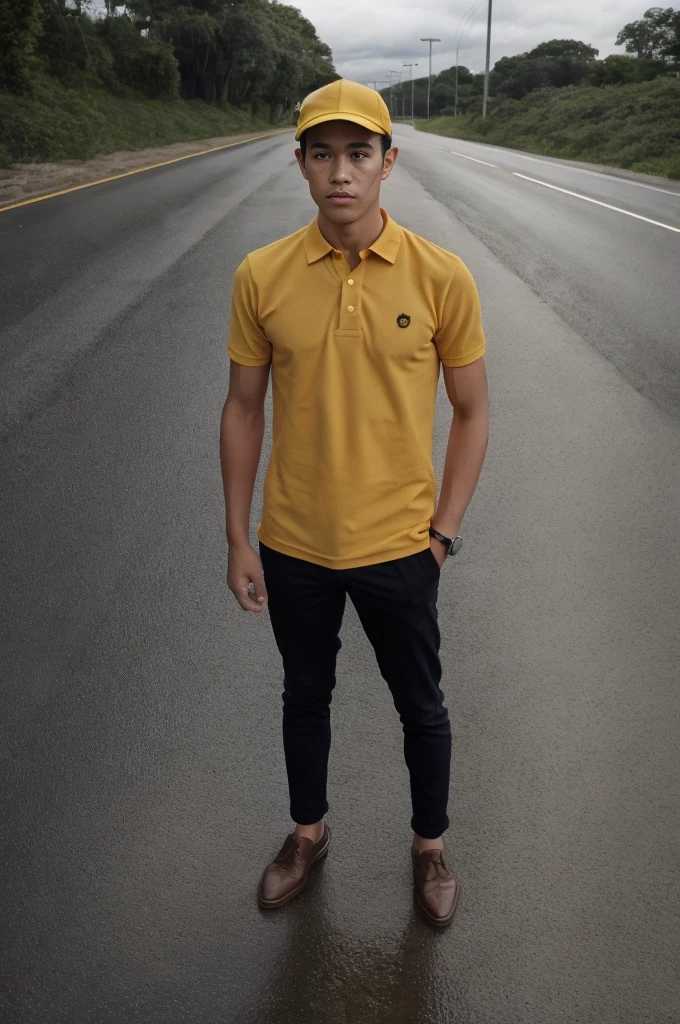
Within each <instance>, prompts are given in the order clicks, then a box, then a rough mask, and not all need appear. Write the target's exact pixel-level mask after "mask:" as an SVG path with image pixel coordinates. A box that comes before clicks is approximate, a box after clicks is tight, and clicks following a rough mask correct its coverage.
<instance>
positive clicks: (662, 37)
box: [382, 7, 680, 117]
mask: <svg viewBox="0 0 680 1024" xmlns="http://www.w3.org/2000/svg"><path fill="white" fill-rule="evenodd" d="M616 45H617V46H623V47H625V50H626V53H625V54H611V55H610V56H609V57H605V58H604V60H599V59H598V57H599V51H598V50H597V49H595V47H593V46H589V45H588V44H587V43H584V42H581V41H579V40H576V39H552V40H550V41H549V42H547V43H541V44H540V45H539V46H536V47H534V49H533V50H530V51H528V52H527V53H520V54H517V55H516V56H513V57H501V58H500V60H498V61H496V63H495V65H494V67H493V70H492V71H491V73H490V75H489V93H490V101H491V105H492V106H493V104H494V103H496V104H499V103H501V102H502V101H503V100H507V99H514V100H521V99H523V98H524V97H525V96H527V95H528V94H529V93H532V92H536V91H537V90H539V89H547V88H553V89H561V88H565V87H567V86H581V85H590V86H596V87H603V86H620V85H625V84H630V83H635V82H645V81H650V80H651V79H653V78H658V77H659V76H662V75H676V76H677V75H678V74H680V11H676V10H673V8H672V7H667V8H663V7H651V8H650V9H649V10H647V11H645V13H644V16H643V17H642V18H641V19H640V20H639V21H633V22H630V23H629V24H627V25H625V26H624V27H623V28H622V29H621V31H620V32H619V34H618V36H617V38H616ZM457 77H458V89H457V90H456V68H455V67H452V68H447V69H446V70H445V71H442V72H441V73H440V74H438V75H437V76H436V77H435V76H433V79H432V83H431V99H430V110H431V114H432V116H433V117H437V116H449V115H453V114H454V113H458V114H467V113H471V114H476V113H478V112H479V111H480V110H481V104H482V95H483V92H484V75H483V74H476V73H475V72H473V71H471V70H470V69H469V68H467V67H464V66H462V65H461V66H459V67H458V75H457ZM410 88H411V87H410V84H409V83H408V82H406V83H402V84H401V85H399V86H395V87H394V88H393V90H392V93H391V103H392V110H393V114H394V115H395V116H401V115H402V114H403V115H405V116H409V115H410V113H411V91H410ZM456 92H457V94H458V95H457V103H456ZM382 95H383V97H384V98H385V100H386V101H387V102H388V103H390V90H389V89H383V90H382ZM414 113H415V116H416V117H427V78H419V79H417V80H416V82H415V83H414Z"/></svg>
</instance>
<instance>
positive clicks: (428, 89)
mask: <svg viewBox="0 0 680 1024" xmlns="http://www.w3.org/2000/svg"><path fill="white" fill-rule="evenodd" d="M489 5H491V0H489ZM420 41H421V43H429V44H430V73H429V75H428V76H427V118H428V121H429V119H430V88H431V86H432V44H433V43H441V39H432V38H431V37H430V36H426V37H425V38H424V39H423V37H422V36H421V37H420Z"/></svg>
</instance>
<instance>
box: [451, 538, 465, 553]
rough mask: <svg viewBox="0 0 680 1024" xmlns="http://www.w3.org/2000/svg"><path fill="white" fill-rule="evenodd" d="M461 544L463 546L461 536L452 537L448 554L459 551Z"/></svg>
mask: <svg viewBox="0 0 680 1024" xmlns="http://www.w3.org/2000/svg"><path fill="white" fill-rule="evenodd" d="M462 546H463V538H462V537H454V538H453V540H452V541H451V547H450V548H449V554H450V555H457V554H458V552H459V551H460V549H461V548H462Z"/></svg>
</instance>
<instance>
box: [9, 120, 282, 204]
mask: <svg viewBox="0 0 680 1024" xmlns="http://www.w3.org/2000/svg"><path fill="white" fill-rule="evenodd" d="M287 131H292V126H291V127H290V128H276V129H273V130H271V131H253V132H245V133H242V134H240V135H225V136H220V137H217V138H210V139H195V140H194V141H193V142H175V143H172V144H171V145H170V146H149V147H148V148H146V149H136V150H120V151H119V152H117V153H107V154H104V155H102V156H96V157H93V158H92V159H91V160H60V161H58V162H54V163H35V164H13V165H12V166H11V167H9V168H8V169H7V170H0V207H3V206H9V205H10V204H12V203H21V202H23V201H24V200H27V199H35V198H37V197H39V196H44V195H49V194H50V193H51V192H56V191H59V190H61V189H67V188H74V187H77V186H78V185H87V184H89V183H91V182H94V181H100V180H101V179H105V178H112V177H115V176H116V175H118V174H127V173H129V172H130V171H136V170H140V169H141V168H143V167H150V166H153V165H155V164H160V163H163V162H164V161H166V160H176V159H178V158H180V157H189V156H194V155H196V154H197V153H203V152H205V151H206V150H211V149H219V148H220V147H221V146H228V145H230V144H231V145H235V144H237V143H239V142H248V141H250V140H251V139H260V138H262V137H263V136H267V135H279V134H281V133H282V132H287Z"/></svg>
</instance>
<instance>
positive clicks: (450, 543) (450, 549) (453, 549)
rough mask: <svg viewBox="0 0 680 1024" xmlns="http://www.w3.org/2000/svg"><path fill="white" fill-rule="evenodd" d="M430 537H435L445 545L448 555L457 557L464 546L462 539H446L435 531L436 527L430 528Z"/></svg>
mask: <svg viewBox="0 0 680 1024" xmlns="http://www.w3.org/2000/svg"><path fill="white" fill-rule="evenodd" d="M430 537H434V539H435V540H438V541H439V543H440V544H443V545H444V547H445V548H446V554H447V555H457V554H458V552H459V551H460V549H461V548H462V546H463V538H462V537H453V538H451V537H445V536H444V534H443V533H440V532H439V530H435V529H434V527H432V526H431V527H430Z"/></svg>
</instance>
